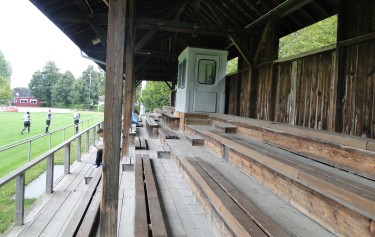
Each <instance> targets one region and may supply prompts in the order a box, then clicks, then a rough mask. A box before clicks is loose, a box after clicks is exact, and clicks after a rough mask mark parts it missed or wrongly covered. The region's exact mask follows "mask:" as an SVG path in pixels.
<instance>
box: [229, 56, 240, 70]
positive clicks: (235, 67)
mask: <svg viewBox="0 0 375 237" xmlns="http://www.w3.org/2000/svg"><path fill="white" fill-rule="evenodd" d="M237 71H238V57H236V58H232V59H231V60H229V61H228V62H227V74H230V73H234V72H237Z"/></svg>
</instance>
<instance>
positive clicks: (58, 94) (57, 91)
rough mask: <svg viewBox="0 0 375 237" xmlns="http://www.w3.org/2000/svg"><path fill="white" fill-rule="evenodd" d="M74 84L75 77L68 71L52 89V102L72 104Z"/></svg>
mask: <svg viewBox="0 0 375 237" xmlns="http://www.w3.org/2000/svg"><path fill="white" fill-rule="evenodd" d="M74 82H75V78H74V75H73V74H72V73H71V72H70V71H66V72H65V73H64V74H63V75H62V76H61V77H60V78H58V80H57V81H56V83H55V85H53V87H52V100H53V101H54V102H55V103H64V104H70V103H71V98H70V93H71V92H72V90H73V85H74Z"/></svg>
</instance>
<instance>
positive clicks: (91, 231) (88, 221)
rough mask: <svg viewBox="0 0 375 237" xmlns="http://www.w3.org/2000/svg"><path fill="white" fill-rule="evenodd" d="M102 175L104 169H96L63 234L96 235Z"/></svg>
mask: <svg viewBox="0 0 375 237" xmlns="http://www.w3.org/2000/svg"><path fill="white" fill-rule="evenodd" d="M101 177H102V169H96V172H95V174H94V176H93V177H92V179H91V181H90V182H89V184H88V185H89V186H88V187H87V189H86V191H85V194H83V196H82V199H81V201H80V202H79V204H78V207H77V208H76V209H75V211H74V213H73V214H72V215H73V216H72V218H71V219H70V221H69V224H68V225H67V227H66V228H65V230H64V231H63V233H62V235H61V236H63V237H71V236H95V233H96V232H97V228H98V226H99V224H98V223H99V206H100V197H101V195H100V190H98V186H99V184H100V181H101ZM77 233H79V235H77Z"/></svg>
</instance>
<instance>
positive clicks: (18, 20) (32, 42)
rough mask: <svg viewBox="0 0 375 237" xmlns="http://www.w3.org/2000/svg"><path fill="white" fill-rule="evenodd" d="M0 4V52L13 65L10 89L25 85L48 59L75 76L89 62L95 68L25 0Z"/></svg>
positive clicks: (4, 1) (7, 0)
mask: <svg viewBox="0 0 375 237" xmlns="http://www.w3.org/2000/svg"><path fill="white" fill-rule="evenodd" d="M0 6H1V7H0V51H2V52H3V54H4V56H5V60H6V61H8V62H9V63H10V64H11V66H12V71H13V72H12V78H11V80H12V83H11V87H12V88H15V87H28V83H29V82H30V80H31V78H32V75H33V73H34V72H35V71H38V70H42V69H43V67H44V66H45V65H46V63H47V61H49V60H51V61H54V62H55V63H56V65H57V67H58V68H59V69H60V72H62V73H64V72H65V71H67V70H69V71H71V72H72V73H73V74H74V76H75V77H76V78H78V77H79V76H80V75H81V73H82V72H83V71H84V70H85V69H86V68H87V66H88V65H90V64H91V65H94V68H98V67H97V65H96V64H95V63H94V62H92V61H90V60H88V59H85V58H82V57H81V55H80V50H79V48H78V47H77V46H76V45H75V44H74V43H73V42H72V41H71V40H70V39H69V38H68V37H67V36H65V34H64V33H62V32H61V31H60V30H59V29H58V28H57V27H56V26H55V25H54V24H53V23H52V22H51V21H50V20H49V19H48V18H47V17H45V16H44V15H43V14H42V13H41V12H40V11H39V10H38V9H37V8H36V7H35V6H34V5H33V4H32V3H30V2H29V1H28V0H2V1H1V5H0Z"/></svg>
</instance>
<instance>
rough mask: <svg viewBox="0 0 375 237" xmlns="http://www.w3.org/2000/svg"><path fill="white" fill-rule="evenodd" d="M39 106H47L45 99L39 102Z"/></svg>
mask: <svg viewBox="0 0 375 237" xmlns="http://www.w3.org/2000/svg"><path fill="white" fill-rule="evenodd" d="M40 107H48V106H47V102H45V101H42V102H40Z"/></svg>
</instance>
